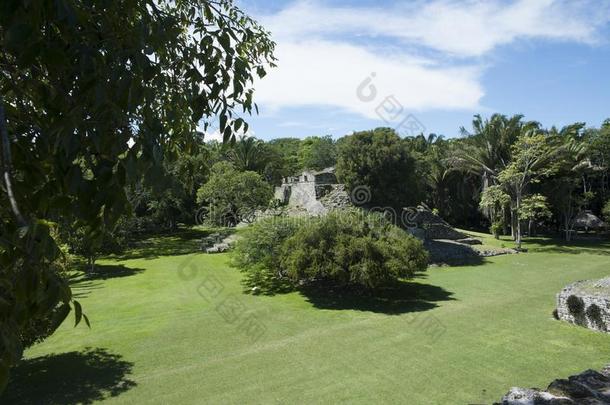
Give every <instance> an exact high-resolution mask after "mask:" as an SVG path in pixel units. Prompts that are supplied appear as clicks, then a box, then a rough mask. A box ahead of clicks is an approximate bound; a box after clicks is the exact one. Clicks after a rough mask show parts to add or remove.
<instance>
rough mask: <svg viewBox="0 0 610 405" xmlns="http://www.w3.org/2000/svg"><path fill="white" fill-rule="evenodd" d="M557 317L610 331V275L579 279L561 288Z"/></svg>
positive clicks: (558, 295)
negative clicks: (594, 278) (586, 279)
mask: <svg viewBox="0 0 610 405" xmlns="http://www.w3.org/2000/svg"><path fill="white" fill-rule="evenodd" d="M557 318H558V319H561V320H564V321H567V322H570V323H573V324H576V325H580V326H584V327H587V328H589V329H594V330H598V331H601V332H607V333H610V277H608V278H604V279H601V280H588V281H577V282H576V283H573V284H570V285H569V286H567V287H565V288H564V289H563V290H561V292H560V293H559V294H557Z"/></svg>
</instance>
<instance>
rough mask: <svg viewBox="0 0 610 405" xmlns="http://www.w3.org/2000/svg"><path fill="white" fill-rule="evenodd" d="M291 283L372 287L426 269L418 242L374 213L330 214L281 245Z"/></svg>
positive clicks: (284, 263)
mask: <svg viewBox="0 0 610 405" xmlns="http://www.w3.org/2000/svg"><path fill="white" fill-rule="evenodd" d="M282 251H283V254H282V260H281V263H282V266H283V268H284V271H285V272H286V274H287V275H288V277H290V278H291V279H292V280H295V281H298V280H304V281H323V282H328V283H331V284H338V285H343V286H349V285H353V286H359V287H364V288H376V287H380V286H383V285H387V284H390V283H391V282H393V281H396V280H398V279H400V278H409V277H412V276H413V275H414V274H415V273H416V272H419V271H423V270H425V269H426V267H427V264H428V255H427V252H426V251H425V249H424V247H423V245H422V243H421V242H420V241H419V240H417V239H416V238H414V237H412V236H411V235H409V234H407V233H406V232H405V231H403V230H402V229H400V228H398V227H396V226H394V225H392V224H390V223H389V222H387V221H386V220H385V219H384V218H383V217H381V216H380V215H377V214H367V213H365V212H364V211H360V210H351V211H334V212H331V213H329V214H328V215H326V216H323V217H321V218H317V219H314V220H312V221H309V222H307V223H305V224H304V225H303V226H301V227H299V229H298V230H297V231H296V232H295V234H294V235H293V236H291V237H289V238H288V239H287V240H286V242H284V244H283V249H282Z"/></svg>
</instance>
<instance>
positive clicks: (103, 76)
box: [0, 0, 274, 390]
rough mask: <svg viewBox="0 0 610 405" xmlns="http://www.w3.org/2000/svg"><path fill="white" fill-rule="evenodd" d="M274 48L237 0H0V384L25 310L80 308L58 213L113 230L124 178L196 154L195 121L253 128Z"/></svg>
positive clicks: (122, 208) (125, 206)
mask: <svg viewBox="0 0 610 405" xmlns="http://www.w3.org/2000/svg"><path fill="white" fill-rule="evenodd" d="M273 48H274V44H273V42H272V41H270V39H269V36H268V34H267V32H265V31H264V30H263V29H262V28H261V27H260V26H259V25H258V24H257V23H256V22H254V21H253V20H251V19H250V18H248V16H246V15H244V14H243V13H242V12H241V11H240V10H239V9H238V8H236V7H235V6H234V5H233V4H232V2H231V1H225V0H219V1H203V0H184V1H169V0H155V1H152V0H126V1H105V0H102V1H82V0H46V1H42V0H38V1H22V0H4V1H2V2H0V136H1V139H2V189H1V190H2V191H1V192H0V218H1V219H2V221H1V223H0V266H1V267H0V390H1V389H2V388H3V387H4V386H5V384H6V382H7V378H8V369H9V367H10V366H11V365H13V364H15V363H16V362H17V361H18V360H19V359H20V358H21V356H22V352H23V347H22V344H21V340H20V338H19V336H20V333H21V331H22V330H23V328H24V327H26V326H27V325H28V322H29V321H30V320H32V319H35V318H39V317H44V316H47V315H49V314H53V313H56V314H58V315H59V316H57V318H56V319H54V325H58V324H59V323H60V322H61V321H62V320H63V318H65V316H66V315H67V314H68V312H69V311H70V308H71V307H73V308H74V309H75V317H76V323H79V321H80V320H81V318H83V317H84V316H83V313H82V310H81V307H80V305H79V304H78V302H77V301H74V300H73V297H72V294H71V291H70V288H69V286H68V284H67V282H66V280H65V279H64V278H63V277H62V276H61V275H60V274H59V273H58V271H57V270H56V266H55V264H54V263H56V262H57V261H58V260H59V259H60V257H61V252H60V250H59V248H58V244H57V239H56V235H57V226H58V225H57V224H58V220H59V219H62V220H63V221H64V222H65V223H75V224H78V226H86V227H88V228H89V229H91V230H95V229H99V230H103V229H112V228H113V227H114V225H115V223H116V221H117V220H118V219H119V217H120V216H121V215H122V214H124V213H125V212H126V211H128V210H129V205H130V204H129V201H128V199H127V196H126V193H125V186H126V185H129V184H132V183H134V182H135V180H136V179H138V178H139V177H140V176H141V175H142V174H143V173H144V172H146V173H147V174H148V175H149V176H151V177H154V176H155V170H158V168H159V167H160V166H161V163H162V162H163V161H164V160H171V159H172V158H173V157H175V156H176V155H177V153H178V152H182V153H184V154H194V153H196V152H197V147H198V145H199V144H200V143H199V142H198V139H199V138H200V137H201V135H200V134H199V133H198V132H197V126H198V124H199V121H200V120H202V119H203V120H204V127H205V126H206V125H207V122H208V121H207V120H208V119H211V118H212V117H218V118H219V122H220V131H221V133H222V134H223V137H224V139H225V140H227V141H228V140H230V139H231V138H232V137H233V134H234V132H235V131H242V130H247V124H246V123H245V122H244V121H243V119H242V118H239V117H237V116H236V115H235V114H236V113H242V112H246V113H249V112H251V111H252V110H253V109H254V108H256V106H255V105H254V103H253V100H252V96H253V89H252V81H253V79H254V77H255V76H259V77H262V76H264V75H265V69H266V67H268V66H269V65H272V64H273V61H274V59H273V55H272V52H273ZM91 236H92V237H95V235H91ZM57 308H59V311H58V310H57ZM85 320H86V321H87V319H86V318H85ZM87 322H88V321H87Z"/></svg>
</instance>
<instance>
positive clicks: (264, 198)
mask: <svg viewBox="0 0 610 405" xmlns="http://www.w3.org/2000/svg"><path fill="white" fill-rule="evenodd" d="M272 196H273V190H272V188H271V186H270V185H269V184H268V183H267V182H265V181H264V180H263V178H262V177H261V176H260V175H259V174H258V173H256V172H252V171H245V172H241V171H239V170H237V169H235V167H234V166H233V165H232V164H231V163H229V162H219V163H216V164H215V165H214V166H212V169H211V171H210V179H209V180H208V182H207V183H205V184H204V185H203V186H202V187H201V188H200V189H199V190H198V191H197V202H198V203H199V204H201V205H204V207H205V208H207V220H208V221H209V222H210V223H212V224H214V225H221V226H234V225H237V224H238V223H239V222H241V221H243V220H249V219H250V218H251V217H252V215H253V214H254V212H255V211H256V210H259V209H263V208H266V207H267V206H268V205H269V202H270V201H271V197H272Z"/></svg>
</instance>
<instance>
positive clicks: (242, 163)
mask: <svg viewBox="0 0 610 405" xmlns="http://www.w3.org/2000/svg"><path fill="white" fill-rule="evenodd" d="M263 145H264V142H263V141H261V140H259V139H256V138H255V137H253V136H246V135H241V136H240V137H239V138H238V140H237V141H236V142H235V144H234V145H232V148H231V149H229V151H228V152H227V157H228V159H229V160H230V161H231V162H232V163H233V165H234V166H235V168H236V169H237V170H240V171H247V170H248V171H253V172H256V171H260V170H262V169H264V167H265V161H266V156H265V149H264V146H263Z"/></svg>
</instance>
